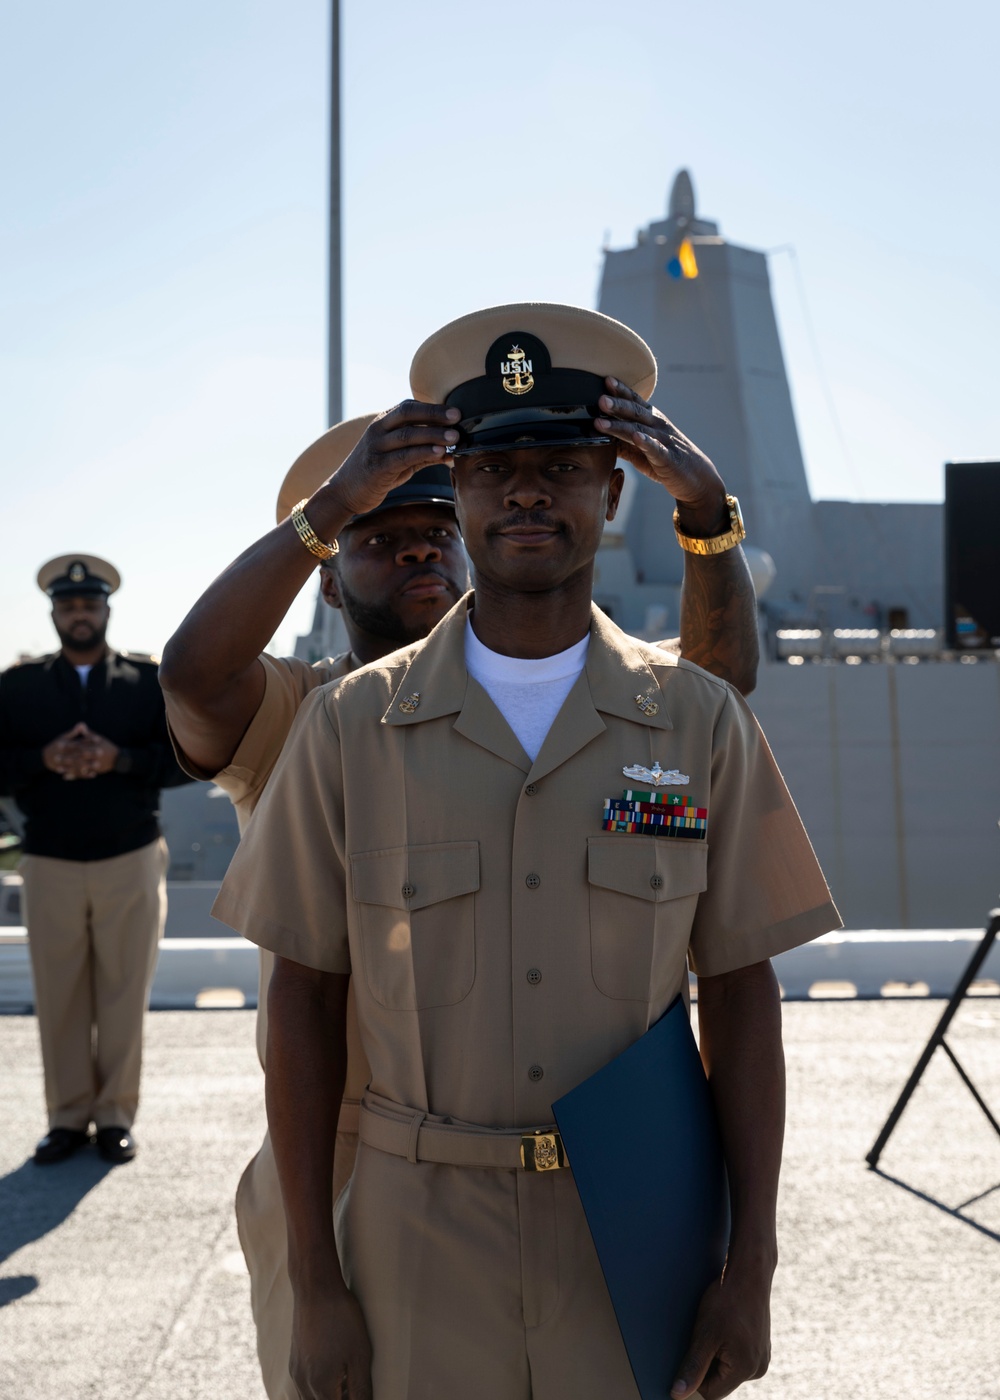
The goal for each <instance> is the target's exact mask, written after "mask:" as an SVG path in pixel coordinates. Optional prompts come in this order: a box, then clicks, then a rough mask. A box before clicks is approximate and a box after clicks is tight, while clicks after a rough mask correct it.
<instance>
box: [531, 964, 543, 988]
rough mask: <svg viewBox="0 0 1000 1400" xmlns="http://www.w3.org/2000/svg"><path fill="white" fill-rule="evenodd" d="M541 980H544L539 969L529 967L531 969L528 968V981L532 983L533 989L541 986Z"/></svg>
mask: <svg viewBox="0 0 1000 1400" xmlns="http://www.w3.org/2000/svg"><path fill="white" fill-rule="evenodd" d="M541 980H542V974H541V973H540V972H539V970H538V968H537V967H529V968H528V981H529V982H530V983H531V985H532V986H533V987H537V986H538V984H539V982H540V981H541Z"/></svg>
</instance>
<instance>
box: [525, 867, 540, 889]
mask: <svg viewBox="0 0 1000 1400" xmlns="http://www.w3.org/2000/svg"><path fill="white" fill-rule="evenodd" d="M524 883H525V884H526V885H527V886H528V889H529V890H537V889H538V886H539V885H540V884H541V883H542V877H541V875H536V874H535V873H534V871H532V873H531V874H530V875H526V876H525V877H524Z"/></svg>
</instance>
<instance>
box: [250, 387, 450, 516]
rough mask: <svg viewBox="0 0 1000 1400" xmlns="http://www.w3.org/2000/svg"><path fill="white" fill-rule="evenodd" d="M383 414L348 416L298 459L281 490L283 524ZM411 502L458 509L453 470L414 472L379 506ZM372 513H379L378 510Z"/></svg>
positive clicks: (279, 512)
mask: <svg viewBox="0 0 1000 1400" xmlns="http://www.w3.org/2000/svg"><path fill="white" fill-rule="evenodd" d="M379 416H380V415H379V414H377V413H362V414H361V415H360V416H359V417H357V418H348V419H345V421H344V422H343V423H337V424H335V425H334V427H332V428H329V429H328V430H327V431H326V432H325V433H324V434H323V436H322V437H320V438H317V439H316V441H315V442H314V443H313V444H312V445H311V446H310V447H307V448H306V450H305V451H304V452H303V453H302V455H301V456H300V457H298V458H296V460H295V461H294V462H293V463H292V465H291V466H290V467H289V469H288V473H287V475H286V476H285V479H284V481H283V482H282V484H281V490H280V491H279V492H278V505H277V511H276V515H277V523H278V524H279V525H280V524H281V522H282V521H283V520H287V519H288V517H289V516H290V515H291V513H292V510H293V508H294V507H295V506H296V505H297V504H298V502H299V501H301V500H303V499H307V498H308V497H309V496H311V495H312V494H313V492H314V491H318V490H319V488H320V487H321V486H322V485H323V483H324V481H327V480H328V479H329V477H330V476H331V475H332V473H333V472H334V471H335V470H336V468H337V467H339V466H340V464H341V463H342V462H343V461H345V460H346V459H347V458H348V457H349V456H350V455H351V453H352V452H353V451H354V449H355V447H357V445H358V443H359V442H360V441H361V439H362V437H363V436H364V433H365V431H366V429H367V428H368V427H369V426H370V425H371V424H372V423H374V422H375V420H376V418H378V417H379ZM331 464H334V465H331ZM408 505H439V506H448V507H449V508H450V509H451V510H454V509H455V491H454V488H453V486H452V484H451V472H450V470H449V468H448V466H447V465H446V464H444V463H442V464H441V465H439V466H432V467H424V468H422V469H421V470H420V471H418V472H414V473H413V475H412V476H411V477H410V479H409V481H404V482H403V484H402V485H401V486H394V487H393V489H392V490H391V491H390V492H389V494H388V495H387V496H386V498H385V500H384V501H383V502H382V504H381V505H380V506H379V507H378V509H379V510H388V509H391V508H392V507H393V506H408ZM368 513H369V514H370V515H374V514H375V512H374V511H369V512H368ZM362 519H364V516H360V515H356V516H354V519H353V520H352V521H351V524H354V522H355V521H357V520H362Z"/></svg>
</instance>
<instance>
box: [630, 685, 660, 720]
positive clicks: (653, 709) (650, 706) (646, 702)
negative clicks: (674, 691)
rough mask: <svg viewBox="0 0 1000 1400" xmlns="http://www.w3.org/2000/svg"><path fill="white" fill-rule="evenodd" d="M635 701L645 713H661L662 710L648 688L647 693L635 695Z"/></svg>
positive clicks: (651, 714) (650, 714)
mask: <svg viewBox="0 0 1000 1400" xmlns="http://www.w3.org/2000/svg"><path fill="white" fill-rule="evenodd" d="M635 703H636V704H637V705H638V707H639V709H640V710H641V711H642V713H643V714H644V715H649V716H653V715H655V714H659V712H660V707H659V705H658V704H657V703H656V701H655V700H654V699H653V698H652V696H651V694H650V692H649V691H648V690H647V691H646V694H645V695H637V696H636V697H635Z"/></svg>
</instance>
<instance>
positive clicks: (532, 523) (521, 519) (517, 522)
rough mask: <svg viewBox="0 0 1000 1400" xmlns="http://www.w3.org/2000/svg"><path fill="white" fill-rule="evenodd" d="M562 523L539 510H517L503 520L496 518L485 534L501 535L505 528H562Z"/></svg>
mask: <svg viewBox="0 0 1000 1400" xmlns="http://www.w3.org/2000/svg"><path fill="white" fill-rule="evenodd" d="M562 528H563V527H562V525H560V524H559V522H558V520H553V519H552V517H551V515H546V514H545V512H544V511H540V510H519V511H515V512H514V514H513V515H508V516H507V518H506V519H505V520H498V521H496V522H495V523H494V524H493V525H490V526H489V528H488V529H487V531H486V533H487V535H502V534H503V533H504V532H505V531H507V530H524V529H531V530H559V531H561V530H562Z"/></svg>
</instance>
